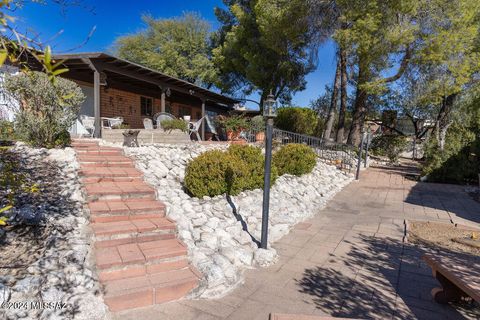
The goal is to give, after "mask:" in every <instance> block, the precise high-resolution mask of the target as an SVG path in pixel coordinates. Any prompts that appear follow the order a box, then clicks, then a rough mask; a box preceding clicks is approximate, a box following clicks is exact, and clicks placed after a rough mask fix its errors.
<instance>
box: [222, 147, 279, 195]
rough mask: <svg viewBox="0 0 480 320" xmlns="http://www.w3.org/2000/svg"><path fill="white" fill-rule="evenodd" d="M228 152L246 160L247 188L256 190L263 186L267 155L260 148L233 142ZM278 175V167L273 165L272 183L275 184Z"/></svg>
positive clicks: (271, 172)
mask: <svg viewBox="0 0 480 320" xmlns="http://www.w3.org/2000/svg"><path fill="white" fill-rule="evenodd" d="M228 153H230V154H231V155H233V156H234V157H236V158H238V159H240V160H242V161H244V162H245V163H246V164H247V166H248V172H249V174H248V176H247V177H246V181H245V183H244V185H245V190H254V189H259V188H263V183H264V181H263V180H264V179H265V178H264V174H263V173H264V171H265V156H264V155H263V154H262V150H261V149H260V148H257V147H254V146H249V145H238V144H232V145H231V146H230V147H229V148H228ZM277 177H278V170H277V167H275V166H274V165H272V170H271V171H270V184H271V185H273V184H274V183H275V181H276V180H277Z"/></svg>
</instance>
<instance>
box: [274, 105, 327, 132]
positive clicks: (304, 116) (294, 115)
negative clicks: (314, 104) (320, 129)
mask: <svg viewBox="0 0 480 320" xmlns="http://www.w3.org/2000/svg"><path fill="white" fill-rule="evenodd" d="M317 122H318V117H317V114H316V113H315V111H314V110H312V109H309V108H295V107H284V108H279V109H278V112H277V117H276V118H275V126H276V127H277V128H279V129H281V130H286V131H291V132H295V133H299V134H306V135H310V136H311V135H314V134H315V133H316V128H317Z"/></svg>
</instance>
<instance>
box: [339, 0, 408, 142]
mask: <svg viewBox="0 0 480 320" xmlns="http://www.w3.org/2000/svg"><path fill="white" fill-rule="evenodd" d="M336 2H337V6H338V7H339V13H340V17H339V20H340V21H341V23H342V27H341V28H338V29H337V30H336V31H335V33H334V39H335V40H336V41H337V42H338V43H339V46H340V47H341V48H343V49H344V50H346V53H347V54H348V62H349V64H350V65H351V66H352V71H353V72H352V75H353V77H352V78H351V79H352V81H353V82H354V84H355V103H354V111H353V119H352V126H351V128H350V132H349V135H348V140H347V141H348V143H350V144H358V143H359V142H360V132H361V129H362V126H363V122H364V118H365V115H366V113H367V101H368V98H369V95H372V94H378V93H380V92H382V91H383V90H384V89H385V86H386V84H387V83H388V82H392V81H395V80H397V79H399V78H400V76H401V75H402V74H403V72H404V70H405V67H406V65H407V64H408V61H409V59H410V55H411V46H410V44H411V43H412V42H413V40H414V32H415V28H416V27H415V24H414V23H413V22H412V21H411V17H412V16H414V15H415V14H416V11H417V1H414V0H400V1H397V0H387V1H383V0H369V1H363V0H338V1H336ZM399 57H400V59H399ZM396 65H398V67H397V70H396V72H395V73H394V74H393V75H392V76H390V77H385V76H384V72H385V71H387V70H390V69H392V68H393V67H395V66H396Z"/></svg>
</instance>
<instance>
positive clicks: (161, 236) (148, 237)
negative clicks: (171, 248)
mask: <svg viewBox="0 0 480 320" xmlns="http://www.w3.org/2000/svg"><path fill="white" fill-rule="evenodd" d="M175 236H176V234H175V232H174V231H173V230H172V231H170V232H165V233H153V234H139V235H137V236H134V237H127V238H120V239H111V240H102V241H97V242H95V248H98V249H101V248H111V247H116V246H120V245H123V244H131V243H140V242H148V241H159V240H169V239H175Z"/></svg>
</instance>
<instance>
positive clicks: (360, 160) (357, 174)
mask: <svg viewBox="0 0 480 320" xmlns="http://www.w3.org/2000/svg"><path fill="white" fill-rule="evenodd" d="M364 143H365V132H363V133H362V141H361V142H360V148H359V150H358V161H357V173H356V174H355V180H358V179H360V166H361V165H362V150H363V144H364Z"/></svg>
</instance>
